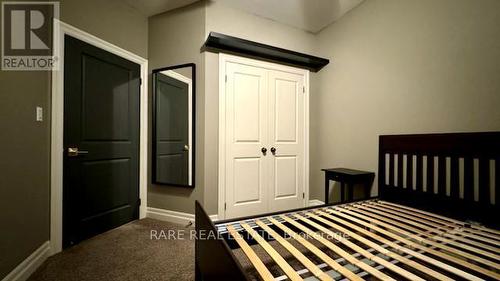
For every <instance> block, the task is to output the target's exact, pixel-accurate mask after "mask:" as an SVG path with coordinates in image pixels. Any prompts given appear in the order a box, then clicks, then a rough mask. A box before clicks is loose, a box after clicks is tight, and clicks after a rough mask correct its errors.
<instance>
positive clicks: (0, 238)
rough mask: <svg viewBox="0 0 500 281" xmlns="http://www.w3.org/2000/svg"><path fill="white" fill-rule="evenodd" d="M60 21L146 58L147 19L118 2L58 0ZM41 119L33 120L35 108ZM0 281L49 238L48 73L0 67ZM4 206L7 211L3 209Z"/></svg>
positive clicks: (112, 0) (115, 0) (113, 0)
mask: <svg viewBox="0 0 500 281" xmlns="http://www.w3.org/2000/svg"><path fill="white" fill-rule="evenodd" d="M60 11H61V19H62V20H63V21H64V22H66V23H69V24H71V25H73V26H76V27H78V28H80V29H83V30H85V31H87V32H90V33H92V34H94V35H96V36H98V37H100V38H102V39H104V40H108V41H109V42H111V43H113V44H116V45H118V46H120V47H122V48H124V49H127V50H129V51H131V52H134V53H136V54H138V55H140V56H143V57H147V52H148V49H147V43H148V42H147V18H146V17H145V16H143V15H141V14H139V13H138V12H137V11H136V10H134V9H132V8H130V7H128V6H127V5H125V4H123V2H121V1H117V0H110V1H99V0H86V1H78V0H63V1H61V4H60ZM36 106H42V107H43V108H44V121H43V122H41V123H39V122H35V107H36ZM0 132H1V137H0V155H1V156H2V157H0V206H2V210H5V211H2V212H0V225H1V227H0V229H1V230H0V279H3V277H5V276H6V275H7V274H8V273H9V272H10V271H11V270H12V269H14V268H15V267H16V266H17V265H18V264H19V263H20V262H22V261H23V260H24V259H25V258H26V257H28V256H29V255H30V254H31V253H32V252H33V251H34V250H36V249H37V248H38V247H39V246H41V244H42V243H44V242H45V241H47V240H49V229H50V221H49V219H50V209H49V208H50V207H49V206H50V204H49V202H50V201H49V200H50V199H49V196H50V186H49V181H50V172H49V167H50V73H48V72H44V71H31V72H28V71H0ZM7 210H8V212H7Z"/></svg>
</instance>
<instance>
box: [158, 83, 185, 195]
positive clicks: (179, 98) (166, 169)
mask: <svg viewBox="0 0 500 281" xmlns="http://www.w3.org/2000/svg"><path fill="white" fill-rule="evenodd" d="M156 75H157V79H156V84H155V86H156V94H157V96H156V102H155V104H156V109H155V110H156V120H155V122H156V171H155V172H156V173H155V175H154V178H155V182H157V183H168V184H172V185H188V183H189V182H188V181H189V174H188V173H189V171H188V169H189V165H188V161H189V147H188V144H189V139H188V138H189V120H188V118H189V112H188V111H189V108H188V97H189V96H188V84H187V83H184V82H182V81H179V80H177V79H174V78H172V77H169V76H167V75H164V74H162V73H157V74H156Z"/></svg>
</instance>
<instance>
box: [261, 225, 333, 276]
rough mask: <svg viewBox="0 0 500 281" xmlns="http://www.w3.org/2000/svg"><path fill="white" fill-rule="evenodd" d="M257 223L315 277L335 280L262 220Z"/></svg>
mask: <svg viewBox="0 0 500 281" xmlns="http://www.w3.org/2000/svg"><path fill="white" fill-rule="evenodd" d="M255 223H256V224H257V225H258V226H260V227H261V228H262V229H263V230H264V231H266V232H267V233H269V234H270V235H271V236H272V237H273V238H274V239H276V241H278V243H280V244H281V245H282V246H283V247H284V248H285V249H287V250H288V251H289V252H290V253H291V254H292V255H293V256H294V257H295V258H296V259H297V260H299V261H300V262H301V263H302V264H303V265H304V266H305V267H306V268H307V269H308V270H309V271H310V272H311V273H312V274H314V276H316V277H318V278H319V279H320V280H333V279H332V278H331V277H330V276H328V275H327V274H325V273H324V272H323V271H321V269H319V268H318V267H317V266H316V265H315V264H314V263H313V262H312V261H311V260H310V259H308V258H307V257H306V256H304V255H303V254H302V253H301V252H300V251H299V250H297V248H295V247H294V246H293V245H292V244H290V242H288V241H286V240H285V239H284V238H283V237H281V235H279V234H278V233H277V232H276V231H274V230H272V229H271V228H270V227H269V226H267V225H266V224H265V223H263V222H262V221H260V220H256V221H255Z"/></svg>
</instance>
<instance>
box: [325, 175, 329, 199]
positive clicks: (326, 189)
mask: <svg viewBox="0 0 500 281" xmlns="http://www.w3.org/2000/svg"><path fill="white" fill-rule="evenodd" d="M329 189H330V180H329V179H328V177H327V178H326V179H325V204H328V197H329V193H330V192H329V191H330V190H329Z"/></svg>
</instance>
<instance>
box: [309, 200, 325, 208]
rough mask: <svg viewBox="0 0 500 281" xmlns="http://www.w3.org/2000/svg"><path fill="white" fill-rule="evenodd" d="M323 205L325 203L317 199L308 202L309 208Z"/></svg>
mask: <svg viewBox="0 0 500 281" xmlns="http://www.w3.org/2000/svg"><path fill="white" fill-rule="evenodd" d="M323 204H325V202H323V201H321V200H318V199H312V200H309V207H312V206H319V205H323Z"/></svg>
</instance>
